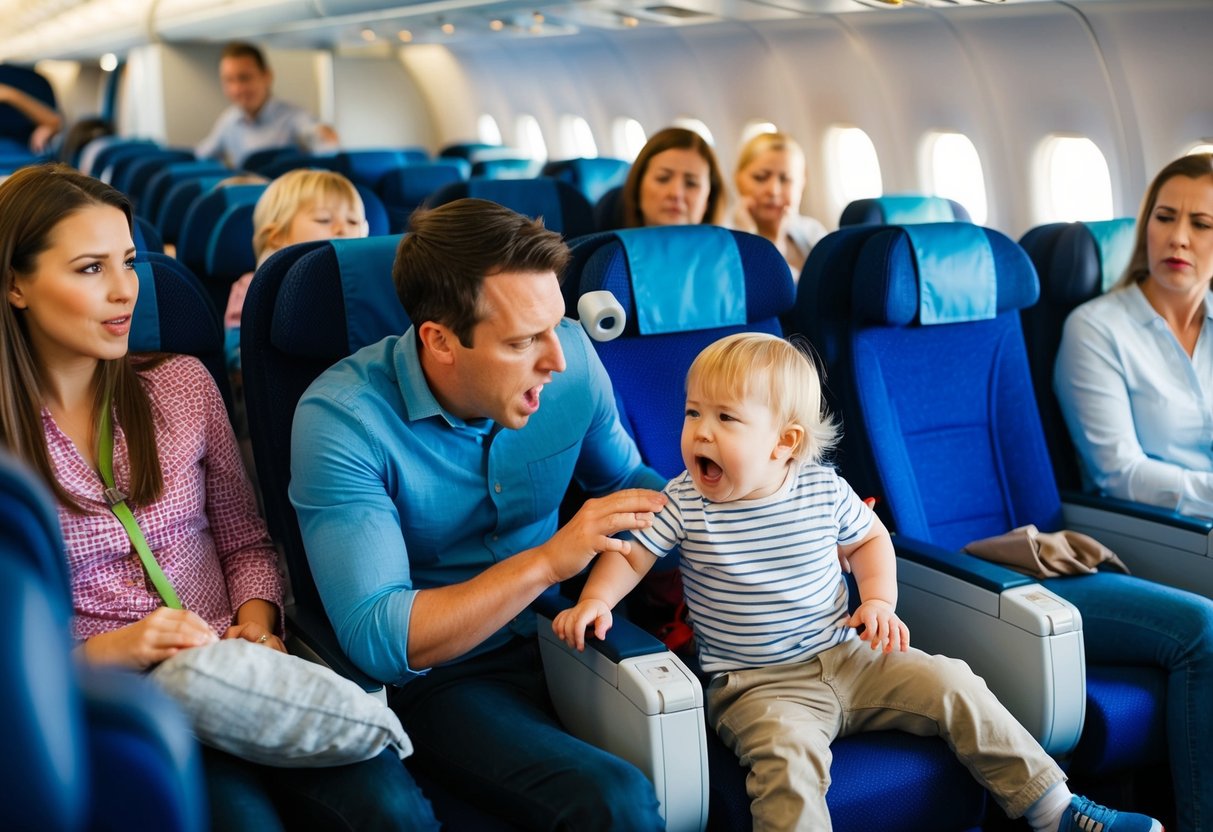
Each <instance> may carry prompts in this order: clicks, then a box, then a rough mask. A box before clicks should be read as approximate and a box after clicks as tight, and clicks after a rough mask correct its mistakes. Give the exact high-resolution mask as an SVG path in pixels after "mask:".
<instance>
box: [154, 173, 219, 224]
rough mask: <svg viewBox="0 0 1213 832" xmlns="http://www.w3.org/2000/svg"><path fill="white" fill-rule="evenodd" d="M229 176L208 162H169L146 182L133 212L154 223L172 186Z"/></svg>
mask: <svg viewBox="0 0 1213 832" xmlns="http://www.w3.org/2000/svg"><path fill="white" fill-rule="evenodd" d="M230 174H231V171H229V170H228V169H227V168H225V167H224V166H223V165H222V164H220V163H219V162H213V161H210V160H201V161H199V160H192V161H190V160H187V161H183V162H170V163H168V164H167V165H163V166H161V167H160V169H159V170H157V171H155V172H154V173H153V174H152V175H151V177H150V178H149V179H148V180H147V186H146V187H145V188H144V189H143V192H142V193H141V194H140V197H139V202H138V203H137V204H136V206H135V211H136V213H137V214H138V215H139V216H141V217H145V218H146V219H149V220H152V221H153V222H156V220H157V218H158V217H159V215H160V206H161V205H163V204H164V200H165V198H166V197H167V196H168V193H169V190H170V189H171V188H172V186H173V185H175V184H177V183H178V182H182V181H184V180H186V179H195V178H197V177H199V176H219V177H223V176H229V175H230Z"/></svg>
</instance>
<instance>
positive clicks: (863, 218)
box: [838, 194, 973, 227]
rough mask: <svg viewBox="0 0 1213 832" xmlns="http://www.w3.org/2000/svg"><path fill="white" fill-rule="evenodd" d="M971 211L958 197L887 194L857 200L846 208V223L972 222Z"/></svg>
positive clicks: (842, 219) (843, 212)
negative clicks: (956, 198) (966, 208)
mask: <svg viewBox="0 0 1213 832" xmlns="http://www.w3.org/2000/svg"><path fill="white" fill-rule="evenodd" d="M972 221H973V220H972V219H971V218H970V217H969V212H968V211H967V210H965V207H964V206H963V205H961V204H960V203H959V202H957V201H956V200H954V199H944V198H943V197H940V196H918V195H915V194H886V195H885V196H878V197H874V198H872V199H857V200H855V201H854V202H852V203H850V204H849V205H847V207H846V208H844V209H843V210H842V216H841V217H840V218H839V220H838V225H839V227H842V226H845V225H908V224H911V223H923V222H972Z"/></svg>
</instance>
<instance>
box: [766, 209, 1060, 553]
mask: <svg viewBox="0 0 1213 832" xmlns="http://www.w3.org/2000/svg"><path fill="white" fill-rule="evenodd" d="M818 247H820V248H821V251H820V252H818V248H817V247H815V248H814V250H813V252H811V253H810V256H809V262H808V263H807V264H806V266H805V270H804V272H803V273H802V274H801V278H800V287H799V291H798V295H797V302H796V310H795V311H794V312H793V314H792V316H791V317H790V320H791V321H792V322H793V326H795V328H796V329H798V330H799V331H801V332H803V333H805V334H806V335H808V336H809V338H810V340H812V341H813V343H814V344H816V345H817V346H818V348H819V349H820V350H821V351H822V354H823V358H824V359H825V363H826V367H827V375H828V379H827V382H828V390H829V391H831V393H832V395H831V404H832V406H833V409H834V412H835V413H837V414H840V415H841V416H842V420H843V424H844V427H845V430H844V431H843V448H842V453H843V456H842V464H843V473H844V475H845V476H846V477H847V479H848V480H849V481H850V482H851V484H852V486H854V487H855V488H856V490H857V491H859V493H861V494H871V495H876V496H879V497H881V498H882V501H883V504H884V506H885V507H886V508H887V510H888V511H889V512H890V514H891V517H892V520H893V523H894V526H895V528H896V530H897V531H899V532H902V533H904V534H907V535H909V536H911V537H915V538H918V539H921V540H924V541H927V542H930V543H934V544H936V545H939V546H943V547H946V548H948V549H959V548H961V547H963V546H964V545H965V544H966V543H969V542H970V541H972V540H976V539H978V538H983V537H989V536H992V535H997V534H1002V533H1004V532H1006V531H1009V530H1010V529H1012V528H1014V527H1017V526H1022V525H1025V524H1027V523H1034V524H1036V526H1037V527H1039V528H1040V529H1041V530H1044V531H1052V530H1055V529H1057V528H1058V527H1059V525H1060V523H1061V500H1060V497H1059V496H1058V492H1057V487H1056V485H1055V484H1054V482H1053V477H1052V466H1051V465H1050V462H1049V455H1048V451H1047V449H1046V447H1045V443H1044V436H1043V433H1042V432H1041V428H1040V419H1039V416H1038V414H1037V411H1036V403H1035V397H1034V395H1033V392H1032V383H1031V378H1030V375H1029V373H1028V365H1027V356H1026V353H1025V349H1024V344H1023V334H1022V330H1021V328H1020V324H1019V314H1018V311H1019V309H1021V308H1024V307H1026V306H1030V305H1031V304H1032V303H1035V301H1036V297H1037V294H1038V284H1037V280H1036V271H1035V269H1034V268H1033V267H1032V263H1031V261H1030V260H1029V259H1028V257H1027V255H1026V254H1024V252H1023V250H1022V249H1021V248H1019V246H1017V245H1015V243H1013V242H1012V241H1010V240H1009V239H1007V238H1006V237H1005V236H1003V235H1002V234H1000V233H998V232H996V231H991V230H989V229H984V228H981V227H979V226H974V225H969V224H964V223H936V224H928V225H911V226H866V227H858V228H848V229H842V230H840V231H838V232H836V233H835V234H831V235H829V236H828V237H827V238H826V239H825V240H823V241H822V242H821V243H819V244H818Z"/></svg>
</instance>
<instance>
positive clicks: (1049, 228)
mask: <svg viewBox="0 0 1213 832" xmlns="http://www.w3.org/2000/svg"><path fill="white" fill-rule="evenodd" d="M1135 225H1136V221H1135V220H1134V219H1133V218H1131V217H1130V218H1122V219H1114V220H1104V221H1100V222H1075V223H1050V224H1048V225H1042V226H1038V227H1036V228H1033V229H1031V230H1029V231H1028V232H1027V233H1026V234H1024V236H1023V237H1022V238H1021V239H1020V241H1019V244H1020V246H1021V247H1023V249H1024V250H1025V251H1026V252H1027V253H1028V256H1029V257H1030V258H1032V262H1033V264H1034V265H1035V266H1036V270H1037V273H1038V274H1039V276H1040V301H1039V302H1038V303H1037V304H1036V305H1035V306H1032V307H1029V308H1027V309H1024V310H1023V311H1022V312H1021V313H1020V319H1021V321H1022V323H1023V330H1024V340H1025V343H1026V345H1027V350H1028V364H1029V366H1030V367H1031V370H1032V382H1033V385H1034V386H1035V389H1036V404H1037V406H1038V408H1039V410H1040V417H1041V423H1042V426H1043V428H1044V434H1045V441H1046V443H1047V444H1048V448H1049V456H1050V457H1051V458H1052V460H1053V472H1054V475H1055V477H1056V479H1057V484H1058V486H1059V487H1060V488H1061V489H1062V492H1063V497H1064V500H1065V508H1066V525H1067V527H1068V528H1072V529H1075V530H1079V531H1083V532H1086V533H1087V534H1092V535H1099V536H1100V538H1101V539H1102V540H1104V542H1105V543H1106V544H1107V545H1108V546H1109V547H1110V548H1112V549H1113V550H1114V551H1116V552H1118V553H1122V559H1124V560H1125V562H1126V563H1127V564H1128V565H1129V568H1130V569H1132V570H1133V573H1134V574H1136V575H1140V576H1142V577H1145V578H1149V579H1151V580H1155V581H1159V582H1160V583H1165V584H1168V585H1171V586H1177V587H1182V588H1183V589H1188V590H1191V591H1192V592H1197V593H1200V594H1202V595H1209V596H1213V520H1208V519H1205V518H1196V517H1185V516H1183V515H1180V514H1177V513H1175V512H1174V511H1170V510H1167V509H1162V508H1159V507H1156V506H1149V505H1146V504H1144V503H1137V502H1133V501H1130V500H1125V499H1120V498H1115V497H1111V496H1108V495H1105V494H1099V493H1096V489H1095V488H1094V486H1093V485H1092V484H1090V483H1089V482H1086V481H1084V480H1085V478H1084V476H1083V473H1082V470H1081V465H1080V462H1079V459H1078V455H1077V452H1076V451H1075V448H1074V444H1073V442H1072V441H1071V439H1070V433H1069V430H1068V428H1067V427H1066V423H1065V419H1064V417H1063V416H1062V413H1061V408H1060V407H1059V406H1058V403H1057V398H1056V396H1055V395H1054V394H1053V366H1054V362H1055V361H1056V359H1057V349H1058V346H1059V345H1060V343H1061V331H1062V326H1063V325H1064V324H1065V320H1066V317H1067V316H1068V315H1069V314H1070V312H1071V311H1073V310H1074V309H1075V308H1076V307H1077V306H1079V305H1080V304H1082V303H1085V302H1086V301H1088V300H1091V299H1092V298H1094V297H1096V296H1097V295H1100V294H1102V293H1103V292H1105V291H1107V290H1108V289H1109V288H1111V286H1112V285H1113V284H1115V283H1116V282H1117V281H1118V280H1119V279H1120V276H1121V274H1122V273H1123V272H1124V270H1125V268H1126V267H1127V266H1128V262H1129V257H1130V256H1131V255H1132V250H1133V241H1134V231H1135Z"/></svg>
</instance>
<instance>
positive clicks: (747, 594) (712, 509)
mask: <svg viewBox="0 0 1213 832" xmlns="http://www.w3.org/2000/svg"><path fill="white" fill-rule="evenodd" d="M836 435H837V433H836V426H835V424H834V422H833V420H832V419H831V418H830V416H829V414H828V413H827V412H826V411H825V409H824V407H823V404H822V396H821V381H820V379H819V377H818V375H817V370H816V369H815V368H814V366H813V364H812V362H811V361H810V360H809V358H808V357H807V356H806V355H805V353H803V352H801V351H800V350H799V349H798V348H797V347H795V346H794V345H792V344H790V343H788V342H787V341H784V340H783V339H781V338H778V337H776V336H774V335H767V334H761V333H740V334H736V335H730V336H727V337H726V338H722V339H721V340H719V341H716V342H715V343H714V344H712V345H710V346H709V347H707V348H706V349H705V350H704V351H703V352H701V353H700V354H699V356H698V357H697V358H696V359H695V361H694V363H692V364H691V368H690V370H689V371H688V373H687V382H686V414H685V419H684V421H683V427H682V443H681V448H682V460H683V462H684V463H685V464H686V468H687V469H686V470H685V471H684V472H682V473H681V474H680V475H678V476H676V477H675V478H674V479H672V480H670V482H669V483H668V484H667V485H666V487H665V491H664V493H665V495H666V497H667V499H668V502H667V503H666V505H665V508H664V509H663V510H662V511H660V512H657V513H655V514H654V515H653V522H652V524H651V525H649V526H647V527H640V528H638V529H635V530H634V531H632V532H631V540H630V541H629V542H628V543H627V545H625V546H624V547H621V548H619V549H616V550H607V551H603V552H601V553H600V554H599V555H598V559H597V561H596V562H595V564H594V568H593V570H592V571H591V572H590V576H589V578H588V580H587V581H586V584H585V588H584V589H583V590H582V593H581V600H580V601H579V602H578V603H577V605H576V606H575V607H573V608H571V609H568V610H565V611H564V612H561V613H560V614H559V615H558V616H556V618H555V620H553V622H552V629H553V630H554V632H555V633H556V635H558V636H559V637H560V638H562V639H563V640H564V641H565V642H567V643H568V644H569V645H570V646H573V647H576V648H577V649H584V647H585V638H586V630H587V628H590V627H592V628H593V632H594V633H595V634H596V635H598V636H599V637H602V636H603V635H605V633H606V631H607V630H608V629H610V627H611V624H612V616H611V608H612V607H614V606H615V604H617V603H618V602H619V601H620V599H622V598H623V596H624V595H625V594H626V593H627V592H628V591H629V590H631V589H632V588H633V587H634V586H636V583H637V582H638V581H639V580H640V577H641V576H642V575H644V574H645V573H647V572H648V571H649V569H651V568H652V567H653V565H654V564H655V563H656V562H657V560H658V559H659V558H661V557H664V556H665V555H668V554H670V553H671V552H675V551H680V552H681V556H680V557H679V561H678V565H679V569H680V570H681V572H682V577H683V583H684V585H685V586H686V587H688V592H687V606H688V608H689V610H690V617H691V622H692V626H693V628H694V630H695V639H696V645H697V649H698V652H699V658H700V663H701V665H702V667H703V669H704V671H705V672H707V673H709V674H711V676H712V678H711V682H710V683H709V684H708V686H707V689H706V691H705V697H704V699H705V701H706V705H707V710H708V718H709V720H710V722H711V724H712V725H713V726H714V727H715V729H716V732H717V733H718V734H719V735H720V738H721V740H722V741H723V742H724V744H725V745H727V746H728V747H729V748H731V749H732V750H733V751H734V753H736V754H737V756H738V757H739V758H740V759H741V760H742V761H743V762H744V764H745V765H746V766H747V767H748V768H749V775H748V776H747V778H746V790H747V792H748V793H749V796H750V798H751V799H752V801H753V802H752V803H751V804H750V810H751V813H752V814H753V820H754V829H756V830H764V831H765V830H805V832H808V830H812V832H824V831H825V830H829V829H830V828H831V824H830V814H829V810H828V809H827V807H826V791H827V790H828V789H829V785H830V776H829V768H830V760H831V756H830V744H831V743H832V742H833V740H834V739H835V738H836V737H839V736H846V735H848V734H857V733H862V732H866V731H882V730H902V731H908V732H910V733H914V734H919V735H922V734H927V735H934V734H937V735H938V736H940V737H942V738H943V739H944V740H945V741H946V742H947V743H948V745H949V747H951V749H952V751H953V753H955V754H956V756H957V757H959V758H960V760H961V761H962V762H963V763H964V765H965V767H966V768H967V769H968V770H969V771H970V772H971V773H972V774H973V776H974V777H975V778H976V779H977V780H978V781H979V782H980V783H981V784H982V785H983V786H984V787H985V788H986V789H988V790H989V791H990V793H991V794H992V795H993V796H994V798H995V800H996V801H997V802H998V804H999V806H1000V807H1002V809H1003V811H1005V812H1006V813H1007V814H1008V815H1009V816H1011V817H1013V818H1017V817H1021V816H1022V817H1024V818H1025V819H1026V820H1027V822H1028V825H1029V826H1030V827H1031V828H1032V830H1033V832H1054V830H1057V832H1071V830H1093V829H1101V830H1103V832H1161V830H1162V826H1161V825H1160V824H1159V823H1158V822H1157V821H1156V820H1154V819H1152V818H1148V817H1146V816H1144V815H1136V814H1128V813H1121V812H1116V811H1115V810H1112V809H1108V808H1106V807H1104V806H1100V805H1098V804H1096V803H1092V802H1091V801H1090V800H1088V799H1086V798H1083V797H1077V796H1075V795H1073V794H1071V793H1070V790H1069V789H1068V788H1067V787H1066V784H1065V780H1066V775H1065V774H1064V773H1063V772H1062V770H1061V769H1060V768H1058V766H1057V764H1056V763H1055V762H1054V761H1053V759H1052V758H1050V757H1049V755H1048V754H1046V753H1045V751H1044V749H1042V748H1041V747H1040V745H1039V744H1038V743H1037V742H1036V740H1034V739H1033V738H1032V735H1031V734H1029V733H1028V732H1027V730H1025V729H1024V728H1023V726H1021V725H1020V724H1019V723H1018V722H1016V721H1015V718H1014V717H1013V716H1012V715H1011V714H1010V713H1009V712H1008V711H1007V709H1006V708H1005V707H1003V705H1002V704H1001V703H1000V702H999V701H998V700H997V699H996V698H995V697H994V695H993V694H992V693H990V690H989V688H987V687H986V684H985V682H984V681H982V680H981V678H979V677H978V676H976V675H975V674H974V673H973V672H972V671H971V670H969V667H968V665H966V664H965V663H964V662H960V661H956V660H954V659H949V658H947V657H945V656H935V655H929V654H927V653H924V652H923V651H921V650H917V649H913V648H911V647H910V631H909V629H908V628H907V627H906V625H905V623H904V622H903V621H902V620H901V619H900V618H899V617H898V615H897V612H896V608H897V565H896V558H895V557H894V553H893V542H892V539H891V537H890V535H889V532H888V531H887V530H886V529H885V527H884V525H883V524H882V523H881V522H880V520H879V519H878V518H877V517H876V515H875V514H873V512H872V510H871V509H870V508H868V507H867V506H866V505H865V504H864V503H863V501H862V500H860V499H859V497H858V496H857V495H856V494H855V492H854V491H853V490H852V489H851V487H850V486H849V485H848V484H847V482H846V480H844V479H842V478H841V477H840V476H838V474H837V472H836V471H835V470H834V469H833V468H832V467H830V466H829V465H826V464H823V461H822V460H823V458H824V457H825V455H826V454H827V453H828V452H829V450H830V448H831V447H832V446H833V444H834V441H835V437H836ZM839 552H841V553H842V554H843V555H845V556H846V557H847V558H848V559H849V561H850V563H851V567H852V571H853V573H854V575H855V578H856V583H857V586H858V589H859V601H860V603H859V606H858V608H857V609H856V610H855V612H854V613H851V612H849V608H848V602H849V600H850V598H849V590H848V588H847V583H846V581H845V580H844V577H843V574H842V568H841V566H840V564H839V559H838V553H839Z"/></svg>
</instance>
